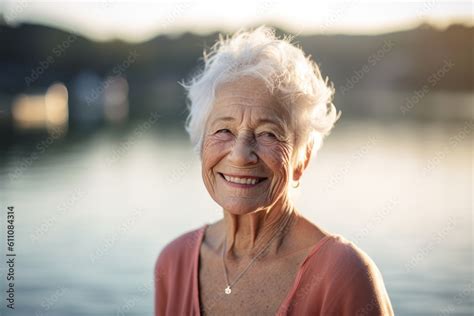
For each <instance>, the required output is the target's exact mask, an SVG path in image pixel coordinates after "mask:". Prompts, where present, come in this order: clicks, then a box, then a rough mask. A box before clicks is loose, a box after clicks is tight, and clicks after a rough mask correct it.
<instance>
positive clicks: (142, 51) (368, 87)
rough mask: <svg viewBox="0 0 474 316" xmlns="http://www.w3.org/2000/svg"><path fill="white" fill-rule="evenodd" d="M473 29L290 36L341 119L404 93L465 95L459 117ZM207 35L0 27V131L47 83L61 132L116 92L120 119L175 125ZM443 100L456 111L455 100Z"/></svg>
mask: <svg viewBox="0 0 474 316" xmlns="http://www.w3.org/2000/svg"><path fill="white" fill-rule="evenodd" d="M278 33H280V34H282V33H284V32H283V30H278ZM473 34H474V28H473V27H465V26H462V25H452V26H450V27H449V28H447V29H445V30H438V29H435V28H433V27H431V26H430V25H427V24H423V25H420V26H419V27H418V28H416V29H413V30H408V31H400V32H396V33H390V34H381V35H376V36H349V35H310V36H298V37H297V38H296V40H295V41H296V43H298V44H299V45H301V46H302V48H303V49H304V51H305V52H306V53H308V54H311V55H312V56H313V57H314V59H315V60H316V61H317V63H318V64H319V65H320V67H321V71H322V73H323V75H324V76H328V77H329V78H330V80H331V81H333V82H334V85H335V87H336V99H335V103H336V105H337V106H338V108H340V109H341V110H342V111H343V113H344V116H345V117H346V118H350V117H366V116H367V115H369V116H370V115H376V116H382V117H383V116H385V117H387V118H389V119H396V118H397V117H403V116H404V113H403V108H402V105H401V104H402V103H403V104H405V106H406V108H409V109H410V110H411V109H412V108H413V107H414V106H413V105H412V103H413V102H410V98H415V97H417V95H418V97H420V98H421V97H424V96H426V95H427V94H428V93H430V94H432V93H436V92H443V93H444V92H446V93H456V94H461V95H467V98H464V100H465V102H461V103H463V104H461V105H459V111H460V113H461V114H459V115H454V117H457V118H463V117H464V116H465V113H466V106H468V104H469V103H470V102H471V101H472V91H473V79H472V70H473V59H472V56H473V52H472V39H473ZM216 38H217V33H213V34H209V35H207V36H198V35H194V34H191V33H185V34H181V35H173V36H165V35H163V36H158V37H156V38H154V39H152V40H150V41H147V42H143V43H139V44H130V43H126V42H122V41H111V42H94V41H91V40H89V39H86V38H84V37H82V36H79V35H76V34H72V33H68V32H65V31H62V30H58V29H54V28H50V27H45V26H40V25H28V24H25V25H20V26H18V27H10V26H6V25H1V24H0V125H1V127H2V129H1V132H2V134H3V136H5V135H9V137H14V135H15V133H16V132H15V128H14V127H13V121H14V119H13V118H12V106H13V104H14V103H15V100H17V98H18V95H20V94H26V95H41V94H44V93H45V91H47V89H48V88H49V87H51V85H53V84H54V83H56V82H61V83H62V84H64V86H65V87H66V88H67V91H68V94H69V99H68V105H67V106H68V107H69V115H68V116H67V119H68V121H69V123H68V126H69V129H70V130H73V129H75V128H83V127H84V126H100V125H101V124H103V123H104V119H103V115H102V114H101V113H102V112H103V111H104V109H103V106H104V102H105V101H107V100H108V99H110V100H112V101H113V100H116V99H117V98H118V99H120V100H122V99H124V98H125V99H126V101H124V102H126V109H125V110H124V111H125V112H126V113H125V112H124V113H125V114H124V115H125V117H126V119H125V120H130V119H134V118H143V117H147V116H149V114H150V113H151V112H157V113H159V116H160V117H161V118H165V119H164V120H162V121H163V122H166V123H164V124H176V123H177V122H179V124H181V125H180V126H182V123H183V122H184V119H185V117H186V111H185V99H184V93H183V92H184V91H183V89H182V88H181V87H180V86H179V85H178V84H177V82H178V81H180V80H182V79H186V78H188V77H189V76H190V74H192V73H193V71H195V70H196V69H197V67H199V66H200V63H199V62H198V59H199V58H200V57H201V56H202V51H203V49H204V48H208V47H209V46H211V45H212V44H213V43H214V41H215V39H216ZM117 80H118V81H117ZM111 87H112V88H111ZM425 88H426V89H425ZM109 90H111V91H112V92H110V91H109ZM122 90H126V93H121V92H120V91H122ZM58 91H59V90H58ZM117 91H118V92H119V93H118V94H117ZM383 91H390V92H393V93H399V94H397V96H395V97H394V98H395V99H396V100H395V101H393V102H386V104H385V102H382V103H381V102H380V100H383V98H384V97H383V96H382V97H380V98H382V99H380V98H379V99H378V101H377V102H376V103H375V104H374V103H371V102H372V101H367V99H365V97H364V98H362V99H361V98H360V96H361V95H364V96H368V95H369V96H370V95H374V94H377V93H381V92H383ZM419 91H421V92H419ZM418 92H419V93H418ZM420 93H422V95H420ZM108 95H109V97H108ZM117 95H118V97H117ZM107 98H108V99H107ZM397 99H398V100H397ZM357 100H359V101H357ZM415 101H417V102H419V100H415ZM105 103H107V102H105ZM466 104H467V105H466ZM443 106H451V109H452V111H454V112H456V111H457V110H458V109H457V108H456V105H455V104H449V105H448V104H445V105H443ZM430 111H431V110H430V108H429V107H423V108H421V107H420V109H417V112H416V115H413V116H412V117H415V118H417V117H418V118H420V117H421V118H428V119H432V118H433V117H434V116H436V115H437V114H436V113H438V112H439V111H433V113H435V114H433V113H428V114H426V113H421V114H420V112H430ZM122 112H123V111H122ZM120 113H121V112H120ZM414 113H415V112H414ZM122 114H123V113H122ZM122 114H120V115H122ZM120 115H119V116H120ZM116 116H117V115H116Z"/></svg>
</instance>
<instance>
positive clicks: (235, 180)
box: [220, 173, 265, 185]
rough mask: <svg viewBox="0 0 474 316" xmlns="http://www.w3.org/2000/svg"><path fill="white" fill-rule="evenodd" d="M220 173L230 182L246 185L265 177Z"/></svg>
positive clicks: (255, 182)
mask: <svg viewBox="0 0 474 316" xmlns="http://www.w3.org/2000/svg"><path fill="white" fill-rule="evenodd" d="M220 175H221V176H222V177H223V178H224V179H225V180H226V181H227V182H231V183H238V184H247V185H253V184H257V183H259V182H261V181H263V180H265V178H246V177H235V176H228V175H226V174H223V173H220Z"/></svg>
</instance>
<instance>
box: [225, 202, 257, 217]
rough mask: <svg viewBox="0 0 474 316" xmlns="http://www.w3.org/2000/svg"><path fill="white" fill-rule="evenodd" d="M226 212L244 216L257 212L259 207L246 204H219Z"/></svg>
mask: <svg viewBox="0 0 474 316" xmlns="http://www.w3.org/2000/svg"><path fill="white" fill-rule="evenodd" d="M219 205H220V206H221V207H222V208H223V209H224V210H226V211H227V212H229V213H231V214H234V215H245V214H250V213H253V212H256V211H258V210H259V209H261V207H259V206H256V205H252V204H247V203H229V201H227V203H219Z"/></svg>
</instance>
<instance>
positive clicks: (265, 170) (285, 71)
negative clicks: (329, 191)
mask: <svg viewBox="0 0 474 316" xmlns="http://www.w3.org/2000/svg"><path fill="white" fill-rule="evenodd" d="M204 62H205V66H204V69H203V70H202V71H201V72H199V73H198V74H197V75H196V76H195V77H194V78H193V79H192V80H191V81H190V82H189V83H187V84H185V85H184V86H185V88H186V89H187V91H188V97H189V101H190V102H189V109H190V114H189V117H188V121H187V126H186V128H187V131H188V132H189V134H190V137H191V142H192V144H193V145H194V146H195V149H196V150H197V152H198V153H199V155H200V158H201V162H202V178H203V181H204V184H205V186H206V188H207V190H208V192H209V194H210V195H211V197H212V199H214V201H216V202H217V204H219V205H220V206H221V207H222V209H223V218H222V219H221V220H219V221H217V222H215V223H212V224H206V225H204V226H203V227H200V228H199V229H196V230H194V231H190V232H187V233H185V234H183V235H181V236H180V237H178V238H176V239H175V240H173V241H172V242H170V243H169V244H168V245H167V246H166V247H165V248H164V249H163V250H162V251H161V253H160V256H159V257H158V260H157V263H156V267H155V314H156V315H173V316H176V315H201V314H208V315H392V314H393V311H392V307H391V303H390V300H389V297H388V295H387V292H386V290H385V286H384V283H383V280H382V276H381V274H380V272H379V270H378V269H377V267H376V265H375V264H374V262H373V261H372V260H371V259H370V258H369V257H368V256H367V255H366V254H365V253H364V252H363V251H362V250H360V249H359V248H357V247H356V246H355V245H354V244H352V243H351V242H349V241H348V240H346V239H344V237H342V236H340V235H337V234H332V233H329V232H327V231H326V230H324V229H322V228H321V227H319V226H318V225H316V224H314V223H312V222H310V221H309V220H308V219H306V218H305V217H304V216H303V215H302V214H301V212H299V211H298V210H297V209H296V208H295V207H294V206H293V204H292V201H291V199H290V195H289V193H290V190H291V187H292V186H293V187H296V186H298V184H299V181H300V179H301V177H302V175H303V173H304V170H305V168H306V167H307V166H308V163H309V161H310V158H311V155H312V153H314V152H316V151H317V150H318V149H319V147H320V146H321V144H322V140H323V138H324V136H326V135H328V134H329V132H330V130H331V128H332V127H333V125H334V123H335V121H336V120H337V119H338V117H339V115H338V114H337V113H336V109H335V107H334V105H333V104H332V103H331V100H332V96H333V92H334V91H333V89H332V88H331V87H330V86H328V84H327V80H323V79H322V77H321V74H320V72H319V69H318V67H317V65H316V64H315V63H314V62H312V61H311V60H310V58H309V57H306V56H305V55H304V53H303V52H302V50H301V49H299V48H297V47H295V46H294V45H292V44H291V43H290V41H289V40H288V39H279V38H277V37H276V36H275V35H274V32H273V30H272V29H269V28H267V27H260V28H258V29H256V30H254V31H251V32H245V31H241V32H238V33H237V34H235V35H234V36H232V37H231V38H220V40H219V41H218V42H217V43H216V44H215V45H214V46H213V47H212V50H211V52H210V53H209V54H204Z"/></svg>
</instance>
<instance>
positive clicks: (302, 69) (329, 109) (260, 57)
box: [181, 26, 341, 162]
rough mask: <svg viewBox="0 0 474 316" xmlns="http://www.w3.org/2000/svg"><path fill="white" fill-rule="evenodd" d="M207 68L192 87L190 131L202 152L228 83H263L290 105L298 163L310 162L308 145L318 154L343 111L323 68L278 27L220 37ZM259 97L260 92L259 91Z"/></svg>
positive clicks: (206, 59)
mask: <svg viewBox="0 0 474 316" xmlns="http://www.w3.org/2000/svg"><path fill="white" fill-rule="evenodd" d="M203 60H204V68H203V69H200V70H199V71H198V72H197V73H196V74H195V75H194V76H193V77H192V78H191V79H190V80H189V82H187V83H181V84H182V86H183V87H184V88H185V89H186V90H187V98H188V100H187V101H188V103H187V106H188V109H189V115H188V118H187V121H186V131H187V132H188V133H189V136H190V138H191V143H192V145H193V146H194V149H195V150H196V152H198V153H201V149H202V142H203V135H204V132H205V131H204V129H205V125H206V121H207V118H208V116H209V114H210V113H211V110H212V106H213V100H214V97H215V92H216V89H217V88H218V86H219V85H220V84H222V83H224V82H232V81H234V80H236V79H238V78H240V77H242V76H251V77H255V78H258V79H261V80H262V81H263V82H264V83H265V84H266V86H267V87H268V90H269V91H270V93H271V94H272V95H274V96H275V97H276V98H277V100H279V102H280V104H282V105H283V106H285V107H287V109H288V113H289V114H290V116H291V117H290V118H289V120H290V122H292V123H291V124H292V126H290V128H292V130H293V132H294V133H295V135H296V136H295V139H294V142H295V143H294V148H295V149H296V153H295V154H296V157H295V158H296V159H297V160H296V161H297V162H301V161H303V160H304V158H305V152H306V151H305V150H303V149H304V148H306V146H307V145H311V146H312V147H313V152H316V151H317V150H318V149H319V148H320V147H321V145H322V142H323V139H324V137H325V136H327V135H329V133H330V131H331V129H332V128H333V126H334V123H335V122H336V121H337V120H338V118H339V117H340V115H341V113H340V112H339V113H337V110H336V108H335V106H334V105H333V103H332V98H333V95H334V88H333V85H332V84H329V83H328V79H327V78H326V79H325V80H324V79H323V78H322V76H321V73H320V71H319V67H318V65H317V64H316V63H314V62H313V61H312V60H311V57H310V56H305V54H304V52H303V51H302V50H301V48H299V47H297V46H295V45H294V44H292V39H291V38H288V37H286V38H278V37H276V35H275V31H274V30H273V29H272V28H269V27H266V26H260V27H258V28H257V29H255V30H252V31H245V30H240V31H238V32H236V33H235V34H234V35H233V36H231V37H228V36H227V37H223V36H222V35H220V36H219V40H218V41H217V42H216V43H215V44H214V45H213V46H212V47H211V49H210V51H209V52H206V51H204V54H203ZM256 93H258V91H257V92H256Z"/></svg>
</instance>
